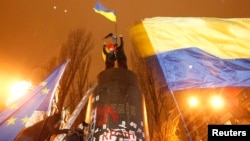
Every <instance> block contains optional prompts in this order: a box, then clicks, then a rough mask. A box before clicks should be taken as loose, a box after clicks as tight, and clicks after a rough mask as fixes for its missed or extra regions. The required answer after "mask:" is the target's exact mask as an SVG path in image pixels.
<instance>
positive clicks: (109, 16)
mask: <svg viewBox="0 0 250 141" xmlns="http://www.w3.org/2000/svg"><path fill="white" fill-rule="evenodd" d="M94 11H95V12H96V13H99V14H101V15H103V16H104V17H106V18H107V19H109V20H111V21H112V22H116V15H115V11H113V10H109V9H107V8H105V7H104V6H103V5H102V4H101V3H100V2H96V4H95V7H94Z"/></svg>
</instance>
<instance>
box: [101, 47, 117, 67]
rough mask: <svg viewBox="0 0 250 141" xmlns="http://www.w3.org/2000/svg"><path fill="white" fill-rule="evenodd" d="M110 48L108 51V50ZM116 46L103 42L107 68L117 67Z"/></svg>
mask: <svg viewBox="0 0 250 141" xmlns="http://www.w3.org/2000/svg"><path fill="white" fill-rule="evenodd" d="M106 48H107V49H108V51H107V50H106ZM115 50H116V48H115V46H114V45H113V44H108V45H107V43H106V42H104V44H103V53H104V55H105V69H110V68H114V67H115V60H116V57H115Z"/></svg>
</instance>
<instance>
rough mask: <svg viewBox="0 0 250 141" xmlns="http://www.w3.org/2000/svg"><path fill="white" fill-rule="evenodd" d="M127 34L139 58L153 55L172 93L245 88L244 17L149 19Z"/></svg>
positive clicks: (249, 76)
mask: <svg viewBox="0 0 250 141" xmlns="http://www.w3.org/2000/svg"><path fill="white" fill-rule="evenodd" d="M130 33H131V37H132V42H133V44H134V45H135V47H136V49H137V50H138V51H139V52H140V55H141V56H143V57H145V58H150V57H152V56H156V57H157V60H158V63H159V66H160V68H161V71H162V73H163V77H164V79H165V82H166V85H167V86H168V88H169V89H171V90H173V91H174V90H186V89H197V88H219V87H250V53H249V52H250V19H246V18H230V19H229V18H228V19H222V18H191V17H187V18H182V17H178V18H172V17H154V18H147V19H144V20H143V21H142V22H141V23H140V24H137V25H135V26H134V27H132V29H131V32H130ZM153 67H156V66H152V68H153ZM159 79H161V78H159Z"/></svg>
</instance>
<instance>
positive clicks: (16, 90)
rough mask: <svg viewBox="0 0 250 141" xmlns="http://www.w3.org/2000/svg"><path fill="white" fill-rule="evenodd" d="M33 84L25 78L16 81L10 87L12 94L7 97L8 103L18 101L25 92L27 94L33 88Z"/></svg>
mask: <svg viewBox="0 0 250 141" xmlns="http://www.w3.org/2000/svg"><path fill="white" fill-rule="evenodd" d="M31 86H32V84H31V82H29V81H24V80H23V81H19V82H16V83H14V84H13V85H12V86H11V87H10V95H9V97H8V99H7V102H6V105H9V104H11V103H12V102H14V101H16V100H17V99H19V98H20V97H22V96H23V95H24V94H26V93H27V92H28V90H29V89H30V88H31Z"/></svg>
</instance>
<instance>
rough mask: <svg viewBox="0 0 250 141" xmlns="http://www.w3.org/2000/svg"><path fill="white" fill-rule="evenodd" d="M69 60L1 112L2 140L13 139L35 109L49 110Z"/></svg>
mask: <svg viewBox="0 0 250 141" xmlns="http://www.w3.org/2000/svg"><path fill="white" fill-rule="evenodd" d="M67 63H68V62H65V63H64V64H62V65H61V66H60V67H58V68H57V69H56V70H55V71H54V72H53V73H52V74H51V75H50V76H49V77H47V78H46V79H45V80H44V81H43V82H42V83H41V84H40V85H39V86H37V87H36V88H35V89H34V90H33V91H32V92H30V93H29V94H27V95H25V96H24V97H22V98H21V99H19V100H18V101H16V102H15V103H12V104H11V105H10V106H8V107H7V108H6V109H5V110H3V111H2V112H1V113H0V141H13V140H14V138H15V137H16V135H17V134H18V133H19V131H20V130H21V129H22V128H24V127H25V124H26V123H27V122H28V121H29V118H30V117H31V115H32V114H33V112H34V111H37V110H39V111H46V112H47V111H48V110H49V108H50V104H51V102H52V99H53V96H54V94H55V91H56V88H57V86H58V84H59V81H60V79H61V77H62V75H63V73H64V70H65V68H66V66H67Z"/></svg>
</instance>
